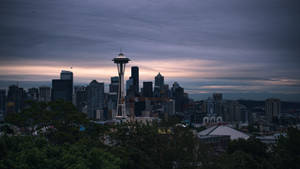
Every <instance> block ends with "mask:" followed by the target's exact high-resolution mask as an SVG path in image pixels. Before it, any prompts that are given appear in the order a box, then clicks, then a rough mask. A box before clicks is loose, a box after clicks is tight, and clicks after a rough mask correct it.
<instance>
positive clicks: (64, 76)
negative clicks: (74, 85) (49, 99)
mask: <svg viewBox="0 0 300 169" xmlns="http://www.w3.org/2000/svg"><path fill="white" fill-rule="evenodd" d="M60 79H61V80H72V81H73V72H70V71H66V70H62V71H61V72H60Z"/></svg>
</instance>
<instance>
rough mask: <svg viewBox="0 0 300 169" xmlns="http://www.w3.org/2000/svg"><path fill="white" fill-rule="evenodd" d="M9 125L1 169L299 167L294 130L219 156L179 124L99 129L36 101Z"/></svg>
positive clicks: (66, 107)
mask: <svg viewBox="0 0 300 169" xmlns="http://www.w3.org/2000/svg"><path fill="white" fill-rule="evenodd" d="M5 120H6V123H7V124H5V125H2V127H1V132H2V136H1V137H0V150H1V151H0V168H1V169H2V168H3V169H6V168H7V169H31V168H32V169H35V168H36V169H42V168H43V169H47V168H49V169H50V168H51V169H55V168H57V169H64V168H65V169H85V168H91V169H97V168H99V169H160V168H161V169H173V168H199V169H200V168H201V169H202V168H204V169H219V168H220V169H237V168H238V169H248V168H249V169H254V168H259V169H260V168H261V169H264V168H266V169H296V168H297V169H298V168H299V161H300V132H299V130H297V129H293V128H291V129H290V130H289V131H288V135H287V137H282V138H280V139H279V141H278V143H277V144H275V145H273V146H267V145H265V144H263V143H261V142H259V141H258V140H256V139H252V138H251V139H249V140H237V141H233V142H231V143H230V144H229V146H228V148H227V150H226V151H225V152H216V151H215V150H214V148H213V147H211V146H209V145H206V144H202V143H201V142H200V141H199V140H198V139H197V138H196V137H195V135H194V134H193V133H192V132H191V131H190V129H189V128H183V127H180V126H178V127H176V125H174V124H176V120H174V121H172V120H170V121H169V122H164V121H163V122H161V123H152V124H147V125H142V124H137V123H127V124H119V125H98V124H95V123H93V122H90V121H88V120H87V119H86V117H85V114H83V113H80V112H78V111H77V110H76V108H75V107H74V106H73V105H72V104H70V103H64V102H59V101H58V102H51V103H35V102H32V103H31V104H30V106H28V107H27V108H26V109H24V110H23V111H22V112H21V113H18V114H9V115H8V116H7V117H6V119H5ZM12 125H15V126H17V127H18V129H20V131H17V130H15V129H14V127H13V126H12Z"/></svg>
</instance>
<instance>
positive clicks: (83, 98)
mask: <svg viewBox="0 0 300 169" xmlns="http://www.w3.org/2000/svg"><path fill="white" fill-rule="evenodd" d="M75 96H76V97H75V98H76V99H75V100H76V101H75V105H76V108H77V109H78V111H80V112H83V109H84V107H85V106H86V105H87V90H86V87H85V86H76V87H75Z"/></svg>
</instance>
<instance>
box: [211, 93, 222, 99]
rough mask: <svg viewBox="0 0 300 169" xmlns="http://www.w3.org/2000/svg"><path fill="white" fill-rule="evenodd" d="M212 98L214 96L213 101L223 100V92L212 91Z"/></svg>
mask: <svg viewBox="0 0 300 169" xmlns="http://www.w3.org/2000/svg"><path fill="white" fill-rule="evenodd" d="M213 98H214V101H222V100H223V94H222V93H214V94H213Z"/></svg>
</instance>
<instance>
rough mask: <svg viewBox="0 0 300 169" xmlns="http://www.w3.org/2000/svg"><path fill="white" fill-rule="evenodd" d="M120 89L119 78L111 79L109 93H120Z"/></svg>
mask: <svg viewBox="0 0 300 169" xmlns="http://www.w3.org/2000/svg"><path fill="white" fill-rule="evenodd" d="M118 88H119V77H118V76H114V77H111V78H110V84H109V92H110V93H118Z"/></svg>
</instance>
